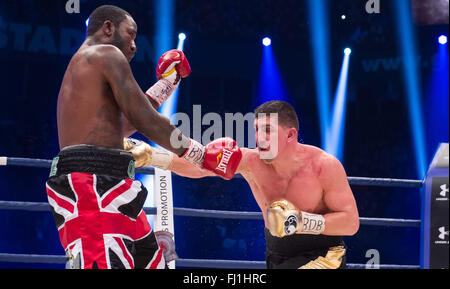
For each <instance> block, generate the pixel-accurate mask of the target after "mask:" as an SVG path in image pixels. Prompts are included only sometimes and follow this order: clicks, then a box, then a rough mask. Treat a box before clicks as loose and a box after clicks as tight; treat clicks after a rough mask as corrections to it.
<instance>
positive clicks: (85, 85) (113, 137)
mask: <svg viewBox="0 0 450 289" xmlns="http://www.w3.org/2000/svg"><path fill="white" fill-rule="evenodd" d="M107 51H108V50H107V49H104V45H94V46H87V45H83V46H82V47H81V48H80V49H79V50H78V52H77V53H75V55H74V56H73V57H72V60H71V61H70V63H69V65H68V67H67V70H66V73H65V75H64V79H63V82H62V85H61V89H60V92H59V96H58V106H57V119H58V135H59V143H60V148H61V149H62V148H64V147H66V146H71V145H77V144H90V145H97V146H102V147H110V148H121V147H122V145H123V143H122V138H123V136H124V132H123V115H122V113H121V110H120V108H119V106H118V105H117V103H116V101H115V99H114V95H113V93H112V90H111V87H110V85H109V83H108V82H107V80H106V79H105V76H104V75H103V73H102V71H101V69H100V67H99V62H98V61H92V58H93V57H95V58H101V57H102V55H101V54H102V53H107Z"/></svg>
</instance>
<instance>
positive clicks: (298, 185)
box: [239, 144, 329, 226]
mask: <svg viewBox="0 0 450 289" xmlns="http://www.w3.org/2000/svg"><path fill="white" fill-rule="evenodd" d="M327 157H328V156H327V155H326V153H325V152H323V151H321V150H320V149H318V148H315V147H312V146H307V145H300V144H299V145H298V154H297V155H294V156H292V160H290V162H291V163H292V166H291V168H292V169H291V170H290V172H289V175H280V174H279V173H277V172H276V171H275V169H274V168H273V167H272V166H271V165H269V164H266V163H264V162H262V161H261V159H260V156H259V151H258V150H257V149H243V162H242V166H241V167H240V171H239V172H240V173H241V174H242V176H243V177H244V178H245V179H246V180H247V182H248V184H249V185H250V188H251V190H252V192H253V195H254V197H255V200H256V202H257V203H258V205H259V207H260V208H261V211H262V213H263V216H264V221H265V222H266V226H267V215H266V212H267V208H268V207H269V206H270V204H271V203H272V202H274V201H276V200H278V199H286V200H288V201H290V202H291V203H292V204H294V205H295V206H296V207H297V208H298V209H299V210H302V211H305V212H310V213H315V214H325V213H328V212H329V209H328V208H327V206H326V204H325V203H324V200H323V195H324V189H323V187H322V184H321V180H320V178H319V177H320V174H321V167H322V166H321V161H322V160H323V159H324V158H327Z"/></svg>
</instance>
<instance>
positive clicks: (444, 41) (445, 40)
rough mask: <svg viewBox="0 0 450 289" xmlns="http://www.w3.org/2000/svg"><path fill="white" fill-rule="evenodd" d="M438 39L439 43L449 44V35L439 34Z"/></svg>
mask: <svg viewBox="0 0 450 289" xmlns="http://www.w3.org/2000/svg"><path fill="white" fill-rule="evenodd" d="M438 40H439V43H440V44H442V45H445V44H447V36H445V35H441V36H439V39H438Z"/></svg>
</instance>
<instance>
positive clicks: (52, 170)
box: [49, 157, 59, 177]
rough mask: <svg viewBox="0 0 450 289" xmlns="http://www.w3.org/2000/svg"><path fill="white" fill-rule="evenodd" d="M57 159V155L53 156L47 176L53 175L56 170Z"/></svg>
mask: <svg viewBox="0 0 450 289" xmlns="http://www.w3.org/2000/svg"><path fill="white" fill-rule="evenodd" d="M58 161H59V157H55V158H53V161H52V166H51V168H50V176H49V177H53V176H54V175H56V172H57V171H58V168H57V164H58Z"/></svg>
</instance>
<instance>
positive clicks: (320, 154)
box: [300, 144, 340, 175]
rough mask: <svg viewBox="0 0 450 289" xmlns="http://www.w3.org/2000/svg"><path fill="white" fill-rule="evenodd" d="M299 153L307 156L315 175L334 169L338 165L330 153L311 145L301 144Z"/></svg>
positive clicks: (337, 161)
mask: <svg viewBox="0 0 450 289" xmlns="http://www.w3.org/2000/svg"><path fill="white" fill-rule="evenodd" d="M300 146H301V149H300V150H301V153H302V154H304V155H305V154H306V155H308V158H309V160H310V163H311V166H312V168H313V169H314V170H315V171H316V173H317V175H321V174H322V172H323V170H324V169H329V168H330V167H331V168H332V167H336V166H338V165H339V164H340V162H339V160H338V159H337V158H336V157H335V156H333V155H332V154H330V153H327V152H326V151H324V150H322V149H321V148H318V147H316V146H312V145H304V144H301V145H300Z"/></svg>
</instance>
